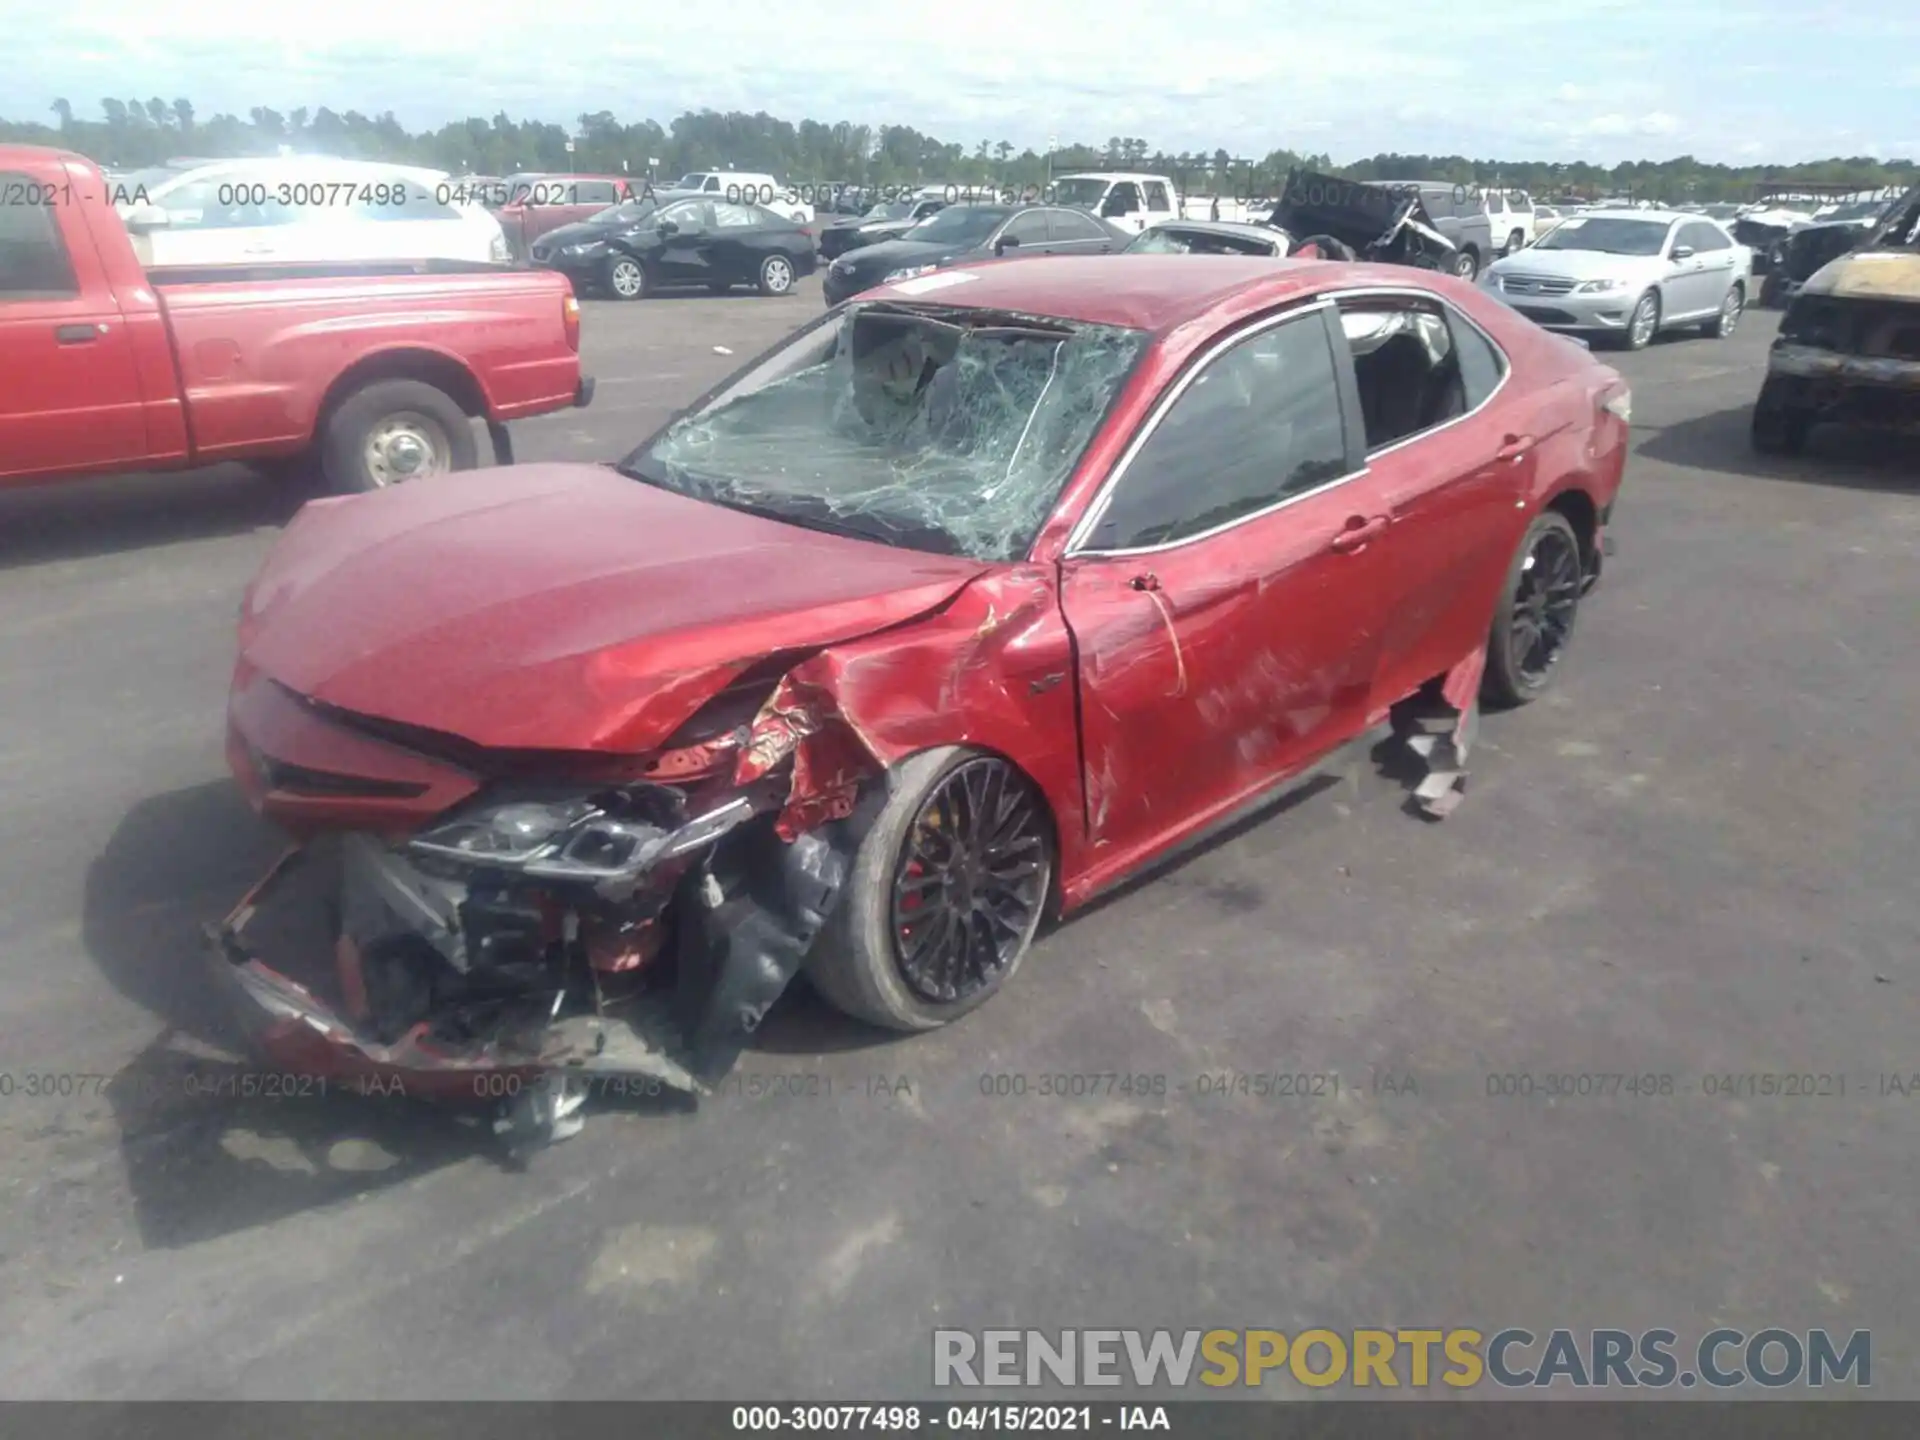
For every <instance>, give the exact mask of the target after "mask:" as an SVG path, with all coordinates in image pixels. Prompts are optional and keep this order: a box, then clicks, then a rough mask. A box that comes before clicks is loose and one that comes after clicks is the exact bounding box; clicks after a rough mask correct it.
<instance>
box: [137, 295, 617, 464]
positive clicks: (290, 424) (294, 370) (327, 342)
mask: <svg viewBox="0 0 1920 1440" xmlns="http://www.w3.org/2000/svg"><path fill="white" fill-rule="evenodd" d="M159 288H160V293H161V296H162V298H163V300H164V302H165V306H166V312H167V316H168V319H169V321H170V323H171V325H172V329H173V337H174V349H175V354H176V355H177V356H178V360H179V366H180V379H181V386H182V390H183V391H184V393H185V396H186V401H187V408H188V413H189V415H190V417H191V421H192V425H193V435H194V442H195V449H196V451H197V452H198V454H199V455H200V456H202V457H204V458H206V459H209V460H215V459H219V458H221V457H222V456H224V455H234V454H239V453H242V452H252V451H255V450H257V449H260V448H262V447H270V446H272V445H276V444H290V443H303V442H304V441H305V440H307V438H308V437H310V436H311V435H312V433H313V428H314V423H315V421H316V420H317V418H318V416H319V413H320V407H321V403H322V401H323V399H324V398H325V396H326V394H327V391H328V389H329V387H330V386H332V385H333V383H334V382H335V380H337V379H338V378H339V377H340V376H341V375H342V374H344V373H345V372H346V371H347V369H348V368H349V367H351V366H354V365H356V364H358V363H360V362H361V361H364V360H368V359H371V358H373V357H375V356H378V355H382V354H388V353H392V354H402V353H409V352H410V353H413V354H422V353H427V354H432V355H434V356H437V357H439V358H441V359H443V360H447V361H451V362H452V363H454V364H456V365H458V366H460V367H461V368H462V369H464V370H465V371H466V372H467V373H468V374H469V375H470V376H471V377H472V378H473V381H474V384H475V388H476V389H477V391H478V393H479V395H480V397H481V400H482V403H483V404H484V407H485V414H486V415H487V417H488V418H490V419H494V420H512V419H515V418H517V417H519V416H522V415H531V414H538V413H541V412H543V411H547V410H553V409H558V408H560V407H562V406H564V405H567V404H570V403H571V402H572V400H573V396H574V391H575V389H576V388H577V387H578V385H579V381H580V357H579V355H578V354H577V353H576V352H575V351H574V350H573V349H572V347H571V346H569V344H568V343H567V338H566V332H565V326H564V321H563V318H562V306H563V304H564V302H565V300H566V299H567V297H568V296H569V295H570V294H571V293H572V288H571V286H570V285H569V284H568V282H567V280H566V278H565V277H564V276H560V275H553V274H547V273H544V272H520V271H514V272H508V271H503V272H500V273H497V274H484V275H421V276H414V275H395V276H339V277H330V278H325V279H313V280H266V281H260V280H253V279H248V280H236V281H230V282H223V283H216V284H188V285H162V286H161V287H159Z"/></svg>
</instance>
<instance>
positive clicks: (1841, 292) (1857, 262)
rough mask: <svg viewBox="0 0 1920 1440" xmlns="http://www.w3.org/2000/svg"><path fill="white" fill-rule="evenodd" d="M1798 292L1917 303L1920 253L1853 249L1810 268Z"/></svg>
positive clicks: (1919, 280)
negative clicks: (1805, 281) (1812, 269)
mask: <svg viewBox="0 0 1920 1440" xmlns="http://www.w3.org/2000/svg"><path fill="white" fill-rule="evenodd" d="M1800 293H1801V294H1802V295H1838V296H1841V297H1844V298H1849V299H1868V300H1904V301H1907V302H1908V303H1910V304H1920V254H1915V253H1914V252H1913V251H1911V250H1855V251H1853V252H1852V253H1851V254H1847V255H1842V256H1840V258H1839V259H1837V260H1829V261H1828V262H1827V263H1826V264H1825V265H1822V266H1821V267H1820V268H1819V269H1818V270H1816V271H1814V272H1813V274H1812V275H1810V276H1809V277H1808V278H1807V283H1806V284H1805V285H1804V286H1802V287H1801V290H1800Z"/></svg>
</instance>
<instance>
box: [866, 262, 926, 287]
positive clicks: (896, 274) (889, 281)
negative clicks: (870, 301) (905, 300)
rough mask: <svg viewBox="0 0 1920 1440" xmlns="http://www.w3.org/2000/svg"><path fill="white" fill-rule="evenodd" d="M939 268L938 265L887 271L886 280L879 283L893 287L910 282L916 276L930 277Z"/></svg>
mask: <svg viewBox="0 0 1920 1440" xmlns="http://www.w3.org/2000/svg"><path fill="white" fill-rule="evenodd" d="M939 268H940V267H939V266H938V265H909V266H907V267H906V268H905V269H904V270H889V271H888V272H887V278H886V279H884V280H882V281H881V282H880V283H881V284H882V285H894V284H897V283H899V282H900V281H902V280H911V279H913V277H914V276H916V275H931V274H932V273H933V272H934V271H936V270H938V269H939Z"/></svg>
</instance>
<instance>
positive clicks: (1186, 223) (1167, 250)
mask: <svg viewBox="0 0 1920 1440" xmlns="http://www.w3.org/2000/svg"><path fill="white" fill-rule="evenodd" d="M1292 250H1293V237H1292V236H1291V235H1289V234H1287V232H1286V231H1284V230H1276V229H1275V228H1274V227H1273V226H1271V225H1247V224H1242V223H1241V222H1239V221H1237V220H1169V221H1166V222H1165V223H1163V224H1160V225H1154V226H1150V227H1149V228H1147V229H1145V230H1142V231H1141V232H1140V233H1139V234H1138V235H1136V236H1135V237H1134V239H1133V243H1131V244H1130V245H1128V246H1127V248H1126V251H1125V252H1124V253H1126V254H1128V255H1271V256H1273V257H1274V258H1275V259H1277V260H1280V259H1285V258H1286V257H1287V255H1288V254H1289V253H1291V252H1292Z"/></svg>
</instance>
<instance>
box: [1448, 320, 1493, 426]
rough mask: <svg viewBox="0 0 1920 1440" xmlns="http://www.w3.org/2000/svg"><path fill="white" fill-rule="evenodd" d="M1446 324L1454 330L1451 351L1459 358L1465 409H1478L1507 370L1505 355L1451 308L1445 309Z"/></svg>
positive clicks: (1485, 401)
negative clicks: (1464, 394)
mask: <svg viewBox="0 0 1920 1440" xmlns="http://www.w3.org/2000/svg"><path fill="white" fill-rule="evenodd" d="M1447 326H1448V328H1449V329H1450V330H1451V331H1452V332H1453V353H1454V354H1455V355H1457V356H1458V357H1459V359H1460V383H1461V387H1462V388H1463V389H1464V390H1465V392H1466V402H1467V409H1469V410H1478V409H1479V408H1480V407H1481V406H1482V405H1484V404H1486V403H1487V399H1488V397H1489V396H1491V395H1492V394H1493V392H1494V391H1495V390H1497V389H1499V388H1500V379H1501V377H1502V376H1504V375H1505V374H1506V373H1507V361H1506V357H1505V356H1504V355H1502V354H1501V353H1500V351H1499V350H1498V349H1497V348H1495V346H1494V344H1493V342H1492V341H1490V340H1489V339H1487V337H1486V336H1484V335H1482V334H1481V333H1480V332H1479V330H1477V329H1475V328H1474V327H1473V326H1472V325H1470V324H1469V323H1468V322H1467V321H1466V320H1465V319H1464V318H1462V317H1461V316H1460V315H1459V314H1458V313H1457V312H1455V311H1454V310H1452V309H1448V311H1447Z"/></svg>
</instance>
